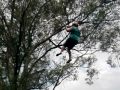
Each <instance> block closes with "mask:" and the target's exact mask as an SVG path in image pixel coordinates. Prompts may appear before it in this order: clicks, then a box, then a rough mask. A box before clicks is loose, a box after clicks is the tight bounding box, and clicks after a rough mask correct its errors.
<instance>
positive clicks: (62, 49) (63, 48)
mask: <svg viewBox="0 0 120 90" xmlns="http://www.w3.org/2000/svg"><path fill="white" fill-rule="evenodd" d="M64 50H65V47H64V46H63V47H62V48H61V51H60V53H58V54H56V56H59V55H60V54H62V52H63V51H64Z"/></svg>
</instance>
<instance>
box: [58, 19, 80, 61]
mask: <svg viewBox="0 0 120 90" xmlns="http://www.w3.org/2000/svg"><path fill="white" fill-rule="evenodd" d="M80 24H82V22H81V21H79V22H74V23H72V26H70V25H68V26H67V27H66V31H67V32H69V33H70V36H69V38H68V39H67V40H66V42H65V43H64V44H63V47H62V48H61V51H60V53H58V54H56V56H59V55H60V54H62V52H63V51H64V50H65V49H66V48H67V51H68V54H69V60H68V61H67V63H69V62H70V61H71V52H70V50H71V49H72V48H73V47H74V46H75V45H76V44H78V42H79V40H80V30H79V29H78V26H79V25H80Z"/></svg>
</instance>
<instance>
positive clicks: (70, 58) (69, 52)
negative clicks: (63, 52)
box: [67, 49, 72, 63]
mask: <svg viewBox="0 0 120 90" xmlns="http://www.w3.org/2000/svg"><path fill="white" fill-rule="evenodd" d="M68 54H69V60H68V61H67V63H69V62H70V61H71V60H72V57H71V51H70V49H68Z"/></svg>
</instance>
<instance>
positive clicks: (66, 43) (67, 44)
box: [56, 38, 71, 56]
mask: <svg viewBox="0 0 120 90" xmlns="http://www.w3.org/2000/svg"><path fill="white" fill-rule="evenodd" d="M70 41H71V40H70V38H68V39H67V40H66V42H65V43H64V44H63V47H62V48H61V51H60V53H58V54H56V56H59V55H60V54H62V52H63V51H64V50H65V48H66V47H68V46H69V44H70Z"/></svg>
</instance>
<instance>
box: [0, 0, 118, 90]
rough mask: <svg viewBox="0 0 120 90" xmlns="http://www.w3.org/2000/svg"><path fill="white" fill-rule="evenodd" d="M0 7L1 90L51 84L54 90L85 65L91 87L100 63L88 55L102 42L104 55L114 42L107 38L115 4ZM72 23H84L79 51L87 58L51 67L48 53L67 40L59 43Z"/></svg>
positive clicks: (40, 2) (16, 1) (60, 0)
mask: <svg viewBox="0 0 120 90" xmlns="http://www.w3.org/2000/svg"><path fill="white" fill-rule="evenodd" d="M93 1H94V2H93ZM0 4H1V5H0V20H1V22H0V32H1V33H0V88H1V89H2V90H27V89H47V88H48V87H49V86H50V85H54V88H53V90H54V89H55V87H56V86H58V85H59V84H60V83H61V82H62V81H63V80H64V79H66V78H67V77H69V76H71V75H73V74H75V73H74V72H75V71H76V69H77V68H78V67H81V66H83V65H85V64H87V73H88V76H89V77H90V79H89V78H88V79H86V80H88V81H89V82H91V83H92V78H93V76H94V74H97V71H96V70H95V69H92V64H93V63H94V62H95V61H96V59H95V57H84V55H86V54H87V52H89V51H91V50H92V49H93V48H94V47H95V45H96V44H97V43H99V42H101V50H103V51H105V50H106V49H107V48H109V47H110V46H111V44H112V42H110V41H111V40H112V39H115V38H116V37H114V36H113V37H111V38H109V35H110V34H113V32H112V31H111V32H109V33H108V32H107V31H106V30H105V29H106V27H105V26H106V25H107V23H108V24H111V23H110V19H111V18H110V17H108V15H109V14H111V10H112V9H114V8H115V6H114V5H117V2H116V3H115V2H110V3H109V4H107V5H106V4H104V5H101V3H100V2H99V1H97V0H4V1H0ZM112 14H113V13H112ZM113 19H114V17H113ZM72 20H81V21H82V22H84V23H85V27H84V28H83V29H84V30H81V33H82V37H83V40H81V42H82V43H81V44H79V46H81V48H78V49H77V50H75V51H77V52H78V53H79V52H81V51H82V50H83V52H85V53H84V54H79V55H80V56H77V57H76V60H75V62H74V63H72V64H65V65H63V64H62V65H60V64H55V65H53V66H51V58H50V55H49V52H51V51H52V50H54V49H56V48H58V47H60V46H61V43H62V41H63V40H64V39H65V38H62V40H61V39H60V38H57V36H58V35H64V34H63V33H64V29H65V26H66V25H67V24H69V23H70V22H71V21H72ZM103 25H104V27H102V26H103ZM103 33H104V35H103ZM107 33H108V34H107ZM114 34H115V35H116V33H114ZM101 35H103V36H104V37H106V38H107V39H106V40H104V38H103V37H101ZM106 35H107V36H106ZM54 37H56V39H57V41H56V40H54ZM59 40H61V42H58V41H59ZM106 46H107V47H106ZM73 53H74V52H73ZM64 61H65V60H64Z"/></svg>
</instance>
